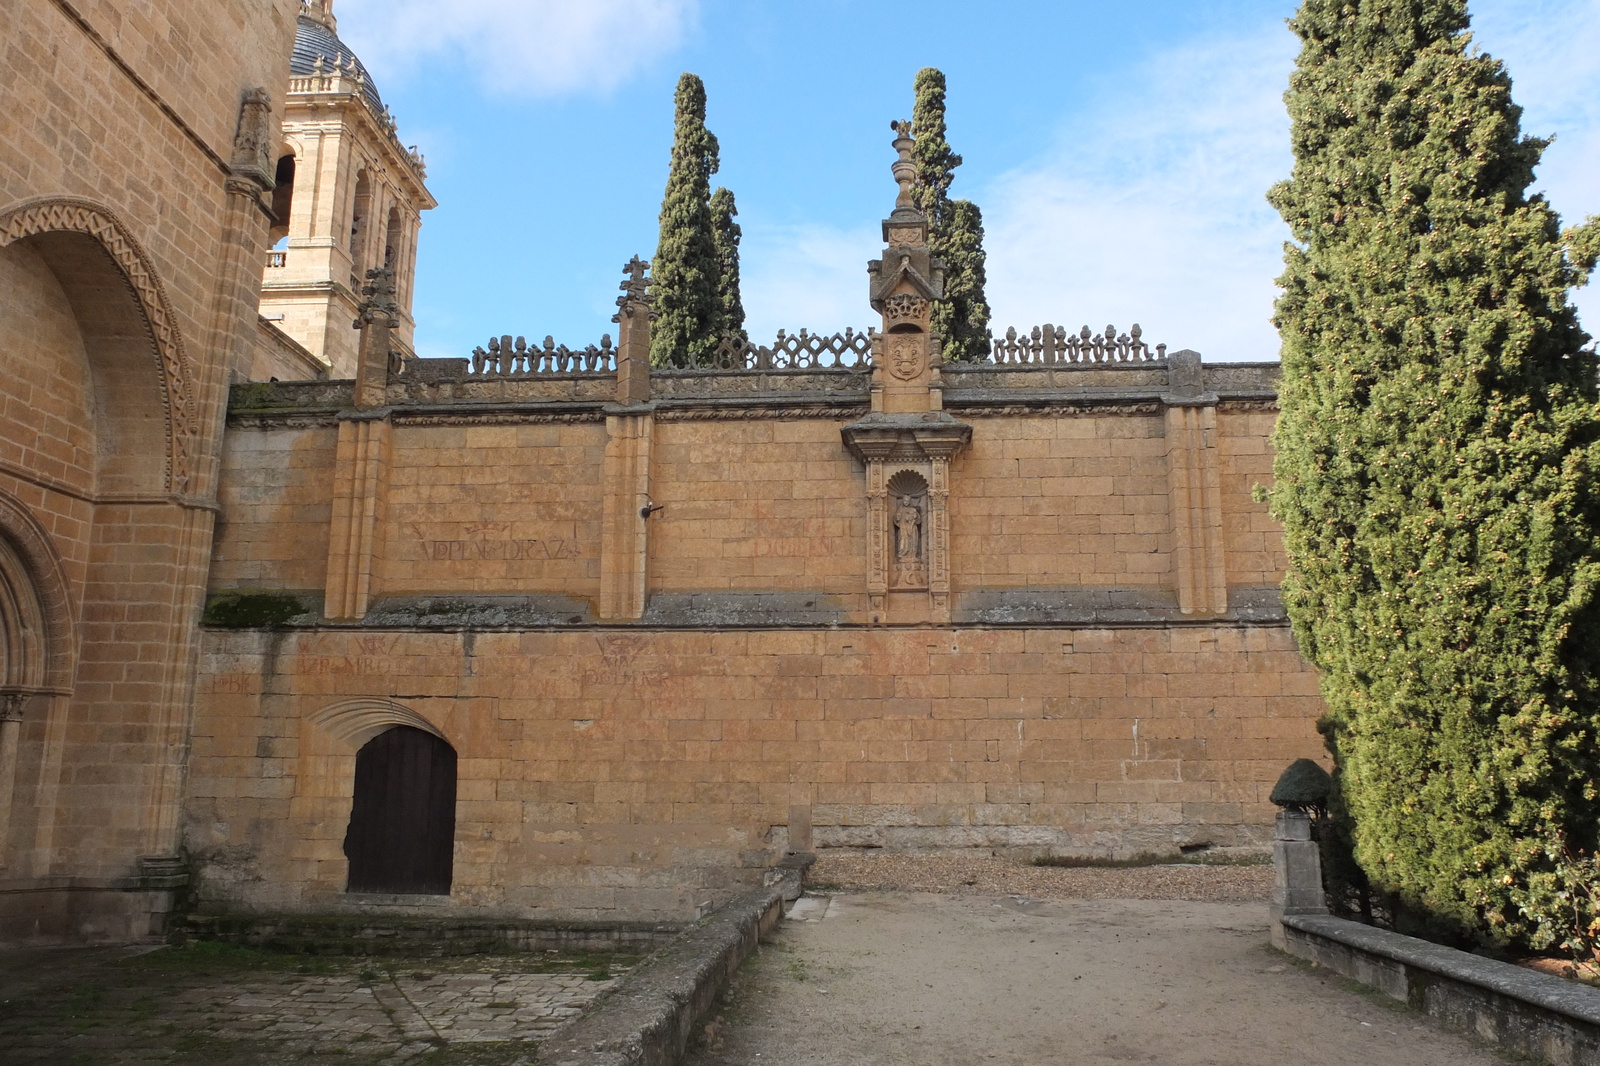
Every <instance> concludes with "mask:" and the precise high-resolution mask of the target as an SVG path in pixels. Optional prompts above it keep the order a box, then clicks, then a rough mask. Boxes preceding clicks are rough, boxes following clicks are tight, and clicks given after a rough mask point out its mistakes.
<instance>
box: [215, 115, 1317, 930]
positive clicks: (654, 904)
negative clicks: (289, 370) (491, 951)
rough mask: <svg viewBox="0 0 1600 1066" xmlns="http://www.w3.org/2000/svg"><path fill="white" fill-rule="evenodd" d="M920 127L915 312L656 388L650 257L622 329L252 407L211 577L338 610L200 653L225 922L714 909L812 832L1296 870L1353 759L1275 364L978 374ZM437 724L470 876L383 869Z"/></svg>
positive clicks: (911, 292) (886, 271)
mask: <svg viewBox="0 0 1600 1066" xmlns="http://www.w3.org/2000/svg"><path fill="white" fill-rule="evenodd" d="M897 132H898V133H899V134H900V136H899V137H897V139H896V142H895V147H896V150H897V152H898V153H899V154H900V155H901V157H902V158H901V160H900V162H899V163H897V164H896V170H895V175H896V180H897V181H899V182H901V183H902V190H901V191H902V197H901V199H902V201H903V202H901V203H898V204H897V206H896V208H895V213H894V214H893V215H892V216H891V218H890V219H889V220H888V221H886V222H885V227H884V233H885V240H886V241H887V242H888V248H887V249H886V252H885V257H884V258H883V259H882V260H876V261H874V262H873V264H871V267H870V269H869V278H870V283H871V303H872V306H873V307H874V309H876V310H878V311H879V312H880V313H881V314H882V316H883V328H882V330H881V332H880V331H876V330H874V331H869V332H868V333H866V334H857V333H854V332H852V333H850V334H848V335H840V336H837V337H833V338H819V337H811V336H809V335H805V334H801V335H797V337H796V338H795V339H794V343H793V344H790V345H788V346H787V347H786V346H785V344H784V341H783V338H780V342H779V344H778V345H776V346H775V347H774V348H773V349H770V350H769V349H763V348H759V347H756V346H751V345H746V344H740V345H733V346H729V345H724V349H726V350H725V351H723V350H719V356H718V359H719V362H718V364H717V365H716V366H714V367H708V366H695V367H686V368H675V369H655V368H651V367H650V366H649V365H648V361H647V355H646V353H647V352H648V348H649V344H648V338H649V323H650V315H651V303H650V301H651V297H650V293H649V288H648V284H647V281H646V278H645V272H646V270H647V264H645V263H643V262H641V261H638V260H635V261H633V262H631V263H630V264H629V265H628V267H627V274H628V278H627V280H626V281H625V282H624V283H623V286H622V289H623V295H622V296H621V298H620V299H619V300H618V307H619V311H618V315H617V318H616V321H617V323H618V324H619V326H621V327H622V328H621V329H620V330H619V343H618V346H617V347H616V348H615V349H612V348H610V347H609V342H607V345H608V346H606V347H604V348H603V349H594V350H593V351H592V352H587V354H585V353H576V354H575V353H572V352H569V351H567V350H565V349H559V348H555V347H554V346H553V344H547V346H546V347H545V348H544V349H535V348H529V347H528V346H527V345H526V342H525V341H523V340H521V339H516V340H514V339H513V338H512V337H510V336H505V335H503V336H501V337H500V338H499V339H498V340H497V341H495V342H493V343H492V344H491V345H490V348H491V350H490V351H480V352H478V353H475V355H474V357H473V358H472V359H471V360H470V361H469V360H466V359H461V360H438V361H431V360H413V361H408V362H404V363H402V364H401V365H400V366H398V367H397V368H393V369H391V368H390V366H389V365H388V363H387V362H386V361H384V360H379V359H373V360H364V361H363V362H362V365H361V372H360V375H359V376H358V378H357V380H356V381H355V382H353V383H351V382H334V381H319V382H302V383H288V384H269V385H248V386H239V387H237V388H236V389H235V392H234V404H233V407H232V409H231V411H230V419H229V421H230V427H231V433H230V438H229V445H228V447H227V449H226V451H225V454H224V458H223V475H222V479H221V485H222V488H221V493H220V498H221V505H222V523H221V529H222V532H221V534H220V536H219V537H218V539H217V543H216V548H215V551H214V552H213V565H212V574H211V576H212V581H211V586H212V590H213V591H214V592H218V593H222V592H226V593H229V594H230V595H231V596H234V597H236V598H237V597H238V596H239V595H240V594H248V593H250V592H252V591H255V592H262V593H271V594H272V595H274V596H277V597H280V598H281V597H282V596H283V595H285V594H287V595H290V596H293V597H295V598H296V599H298V600H299V602H300V603H301V605H302V607H303V612H302V613H301V614H300V615H299V616H298V617H296V618H294V619H292V620H290V622H289V624H288V625H287V626H284V627H281V628H276V629H256V630H233V631H224V630H220V629H218V630H213V631H211V632H209V633H208V634H207V635H206V638H205V646H204V648H203V649H202V655H201V666H200V681H199V689H200V692H199V695H198V697H197V700H196V714H195V726H194V734H193V746H192V754H191V759H190V767H189V770H190V772H189V778H188V789H189V795H188V801H187V813H188V825H187V830H186V832H187V837H186V839H187V843H188V847H189V850H190V853H191V854H192V855H193V856H194V857H195V860H196V862H197V868H198V872H199V874H200V883H199V892H200V896H201V899H202V901H203V902H204V903H205V904H206V905H207V906H209V907H214V908H224V909H226V908H243V909H247V910H254V911H266V912H271V911H312V912H315V911H325V910H332V911H340V910H352V909H354V910H358V911H362V910H363V909H370V908H373V907H377V908H380V909H382V910H384V911H386V912H390V913H398V914H415V915H423V914H428V915H434V916H437V915H439V914H442V913H452V912H453V913H457V914H459V915H461V916H463V917H467V916H476V917H479V918H496V917H498V918H504V919H541V920H543V919H577V920H586V921H594V920H601V921H603V920H669V921H682V920H687V919H689V918H693V917H694V916H696V915H697V914H700V913H703V912H704V911H705V910H706V908H708V907H711V906H715V905H718V904H721V903H723V902H725V901H726V900H728V899H730V898H732V897H733V896H734V895H736V894H737V893H738V892H740V891H741V890H744V889H747V888H749V887H751V886H753V885H755V884H759V883H760V882H761V880H762V878H763V876H764V872H765V871H767V870H768V869H770V867H771V866H772V865H773V864H774V863H775V862H777V861H778V860H780V859H781V858H782V856H783V855H784V854H785V853H786V852H787V851H789V850H792V849H808V848H817V849H823V850H827V849H837V848H855V849H867V848H884V849H894V850H903V851H927V850H935V849H946V848H980V849H987V850H993V851H1002V852H1006V853H1010V854H1017V855H1043V854H1074V855H1102V856H1108V857H1110V856H1115V857H1127V856H1133V855H1140V854H1147V853H1155V854H1176V853H1177V852H1178V851H1179V850H1180V849H1193V850H1202V849H1207V848H1253V849H1259V850H1262V851H1265V850H1266V848H1267V847H1268V845H1269V844H1270V839H1271V838H1270V826H1271V823H1272V810H1271V809H1270V808H1269V807H1268V806H1267V804H1266V797H1267V793H1268V791H1269V790H1270V787H1271V785H1272V783H1273V781H1275V780H1276V778H1277V776H1278V774H1279V772H1280V771H1281V770H1282V767H1283V766H1284V765H1285V764H1287V763H1288V762H1290V761H1292V760H1293V759H1295V758H1298V757H1302V756H1307V755H1311V756H1314V755H1316V754H1317V753H1318V752H1319V751H1320V750H1321V744H1320V742H1319V740H1318V738H1317V735H1316V731H1315V728H1314V723H1315V720H1316V718H1317V715H1318V714H1319V712H1320V711H1321V704H1320V702H1319V699H1318V696H1317V686H1316V679H1315V677H1314V675H1313V674H1312V672H1311V671H1310V669H1309V668H1308V667H1307V666H1306V665H1305V664H1304V663H1303V662H1302V661H1301V660H1300V658H1299V657H1298V655H1297V654H1296V653H1295V650H1294V646H1293V641H1292V638H1291V635H1290V632H1289V629H1288V627H1287V624H1286V621H1285V619H1284V616H1283V612H1282V607H1281V604H1280V603H1279V601H1278V598H1277V587H1276V586H1277V583H1278V581H1279V579H1280V578H1281V574H1282V567H1283V556H1282V549H1281V545H1280V543H1279V540H1278V535H1277V532H1276V530H1275V529H1274V527H1273V526H1272V523H1271V521H1270V519H1269V517H1268V516H1267V513H1266V508H1265V506H1264V505H1263V504H1260V503H1257V502H1256V501H1255V500H1254V498H1253V492H1252V490H1253V487H1254V485H1255V484H1257V483H1258V482H1265V481H1267V480H1268V479H1269V478H1270V475H1271V454H1270V451H1269V449H1268V446H1267V434H1268V433H1269V432H1270V430H1271V426H1272V419H1273V414H1274V408H1273V404H1274V402H1275V391H1274V383H1275V374H1276V367H1274V366H1260V365H1257V366H1234V367H1208V366H1205V365H1203V364H1202V362H1201V360H1200V356H1199V355H1198V354H1197V353H1195V352H1191V351H1187V350H1184V351H1177V352H1173V353H1171V354H1170V355H1169V354H1168V353H1167V351H1166V349H1165V348H1164V347H1162V346H1157V347H1156V348H1154V349H1152V348H1150V347H1149V346H1148V345H1146V344H1145V343H1144V342H1143V340H1142V339H1141V338H1140V336H1139V332H1138V330H1137V328H1134V329H1132V330H1131V331H1130V332H1129V333H1127V334H1122V335H1120V336H1119V335H1118V333H1117V331H1116V330H1114V329H1112V328H1110V327H1108V328H1107V330H1106V332H1105V333H1104V334H1103V335H1101V336H1100V337H1093V336H1090V335H1089V334H1087V333H1086V332H1085V333H1083V334H1082V335H1081V336H1080V338H1079V340H1080V341H1081V342H1082V343H1079V344H1078V345H1077V346H1076V347H1074V346H1073V345H1071V344H1067V345H1065V346H1063V345H1061V344H1057V343H1055V340H1059V339H1060V338H1059V337H1058V336H1057V332H1056V331H1055V330H1054V327H1050V328H1048V329H1046V330H1041V331H1039V343H1038V345H1037V350H1035V347H1034V346H1033V345H1032V344H1031V343H1030V344H1029V345H1028V346H1026V348H1024V346H1023V345H1022V344H1021V342H1020V341H1018V342H1016V343H1015V344H1011V345H1010V346H1009V347H1007V348H1006V349H1005V351H1004V352H1003V353H1002V354H1003V355H1004V357H1005V358H1004V360H1002V361H999V362H990V363H985V364H978V365H972V366H957V365H948V364H945V363H944V361H943V359H942V358H941V357H940V354H939V346H938V343H937V338H935V337H933V336H932V335H931V333H929V332H928V327H929V321H930V318H929V316H930V314H931V306H932V301H935V300H937V299H939V298H940V293H941V292H942V285H943V280H942V279H943V275H942V265H941V264H940V262H939V261H938V260H936V259H933V258H932V257H931V255H930V254H929V251H928V248H927V245H926V238H927V223H926V220H925V219H923V218H922V216H920V215H919V214H917V212H916V211H915V209H914V208H912V207H911V206H910V202H909V199H907V197H906V195H905V194H906V188H907V186H905V184H904V183H905V181H907V180H909V178H908V174H909V173H912V172H914V168H913V171H908V170H907V167H909V166H910V164H909V161H908V160H909V157H908V156H906V154H905V153H906V152H907V151H908V147H909V144H910V141H909V138H908V136H907V134H906V131H905V130H904V129H901V128H899V127H897ZM369 288H371V289H372V290H373V292H374V294H377V293H378V291H379V286H369ZM376 299H377V295H374V300H376ZM377 311H378V308H377V306H376V304H373V305H371V306H369V307H367V308H366V309H364V310H363V313H362V321H363V322H365V323H367V325H366V333H365V334H364V337H363V340H362V342H361V347H362V350H363V351H364V352H365V351H369V350H370V351H373V352H386V351H387V350H388V345H387V343H386V342H381V334H378V333H375V332H374V331H375V330H379V329H381V328H382V323H383V322H384V321H386V319H385V318H384V317H383V316H382V315H380V314H378V313H377ZM1047 334H1048V336H1049V337H1050V338H1054V340H1052V342H1051V343H1045V336H1046V335H1047ZM1063 336H1064V334H1063ZM375 337H380V340H379V341H375V340H374V338H375ZM1008 343H1009V342H1008ZM564 352H565V354H563V353H564ZM401 726H403V727H407V728H409V729H411V730H413V731H416V732H417V733H420V734H431V738H430V737H419V736H414V735H411V734H407V735H405V736H411V738H412V741H414V742H415V743H416V744H418V745H421V746H422V747H420V748H418V750H419V751H420V750H423V749H426V750H427V751H431V752H436V753H438V755H437V757H438V758H439V759H443V760H445V761H444V762H443V763H441V764H440V765H447V764H448V765H449V766H451V769H450V770H449V771H448V772H449V774H450V775H452V776H451V777H450V781H451V782H453V787H454V789H455V793H454V800H455V802H454V804H453V806H449V805H448V803H447V801H448V796H446V805H447V807H449V809H443V808H436V807H430V808H429V810H431V811H434V814H432V815H429V816H428V819H431V820H428V821H427V824H428V825H435V824H444V825H448V824H449V823H450V820H451V818H453V827H454V828H453V834H454V835H453V841H451V840H447V839H446V837H445V836H444V835H441V836H439V837H438V839H439V840H440V841H443V842H444V843H445V844H453V846H452V848H451V849H450V851H449V853H448V854H445V853H443V852H441V851H430V852H428V854H429V855H431V856H432V858H431V859H430V860H429V861H430V862H432V863H434V864H436V866H437V867H438V868H440V869H442V868H443V866H444V865H448V866H449V867H450V881H449V884H450V891H449V894H448V896H445V895H442V894H441V895H438V896H428V897H422V896H414V895H397V896H394V897H384V898H382V899H376V900H375V899H373V898H371V897H370V896H369V895H367V894H363V893H354V894H353V893H347V892H345V885H346V883H347V873H348V866H347V861H346V857H345V844H346V832H347V828H348V827H350V826H352V825H353V824H354V823H353V822H352V815H351V812H352V809H353V804H356V803H357V793H356V788H357V783H356V782H357V777H358V773H357V755H358V752H360V751H362V750H363V746H364V745H366V744H368V743H369V742H371V741H373V740H374V738H376V737H377V736H379V735H380V734H382V733H383V732H385V731H386V730H388V729H391V728H394V727H401ZM391 739H394V738H391ZM396 742H397V743H398V740H396ZM407 742H408V743H410V742H411V741H407ZM440 742H442V744H443V746H444V747H447V748H448V749H449V752H445V751H444V748H443V747H441V744H440ZM374 750H376V749H374ZM434 757H435V756H433V755H430V756H429V758H430V759H432V758H434ZM450 758H453V759H454V762H453V763H449V759H450ZM430 765H431V764H430ZM440 772H441V773H443V772H445V771H443V770H441V771H440ZM429 780H433V778H430V779H429ZM419 781H420V779H419ZM428 787H429V788H432V787H433V786H431V785H430V786H428ZM420 789H421V785H420V784H419V785H418V790H417V791H415V793H414V794H415V795H419V796H420V795H421V794H422V793H421V791H420ZM433 794H434V793H432V792H429V793H428V795H430V796H432V795H433ZM396 802H398V801H396ZM430 802H433V801H430ZM418 817H419V818H421V816H420V815H419V816H418ZM421 824H422V822H420V821H419V822H418V826H419V831H420V826H421ZM350 831H351V832H354V830H353V829H351V830H350ZM396 839H403V837H397V838H396ZM418 839H420V837H419V838H418ZM430 839H432V838H430ZM418 846H419V848H420V846H421V845H420V844H419V845H418ZM430 868H432V867H430ZM363 883H365V882H363ZM395 883H397V884H398V883H400V882H399V881H398V880H397V881H396V882H395ZM430 883H443V882H430Z"/></svg>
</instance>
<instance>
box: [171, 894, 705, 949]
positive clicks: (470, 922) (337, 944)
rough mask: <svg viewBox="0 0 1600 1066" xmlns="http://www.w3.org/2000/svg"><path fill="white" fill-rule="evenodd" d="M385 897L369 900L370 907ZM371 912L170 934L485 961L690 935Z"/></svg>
mask: <svg viewBox="0 0 1600 1066" xmlns="http://www.w3.org/2000/svg"><path fill="white" fill-rule="evenodd" d="M381 898H382V897H368V899H369V900H373V899H381ZM381 910H383V908H382V907H374V906H369V907H366V908H364V909H363V910H362V911H361V912H358V913H338V914H252V913H240V912H233V913H224V914H205V913H200V914H189V915H185V916H183V917H182V918H181V919H178V920H175V921H174V922H173V923H172V924H171V928H170V929H169V931H168V932H169V935H170V936H171V937H173V938H175V939H179V940H214V941H221V942H224V943H229V944H246V945H249V946H250V947H256V948H264V949H266V950H269V951H289V952H294V953H296V954H302V955H395V954H399V955H422V956H447V955H477V954H494V953H496V952H505V951H513V952H522V951H544V950H552V949H553V950H565V951H621V952H628V953H644V952H648V951H653V950H655V949H656V948H659V947H661V946H662V945H663V944H666V943H670V942H671V941H672V939H673V938H674V937H676V936H677V935H678V934H679V933H681V932H682V926H681V925H680V924H678V923H673V922H596V921H565V922H563V921H549V920H522V921H516V920H496V919H493V918H461V917H460V916H455V915H450V916H445V917H440V918H419V917H417V916H415V915H398V914H383V913H379V912H381Z"/></svg>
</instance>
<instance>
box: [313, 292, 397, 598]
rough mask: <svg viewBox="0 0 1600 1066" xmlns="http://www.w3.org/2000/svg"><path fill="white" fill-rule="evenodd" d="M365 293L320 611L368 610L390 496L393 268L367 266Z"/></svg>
mask: <svg viewBox="0 0 1600 1066" xmlns="http://www.w3.org/2000/svg"><path fill="white" fill-rule="evenodd" d="M362 293H363V295H364V296H365V297H366V301H365V302H364V303H363V304H362V305H361V312H360V315H359V317H357V319H356V320H355V323H354V326H355V328H356V329H359V330H360V331H361V343H360V346H359V349H358V350H359V352H360V354H359V356H358V357H357V360H356V384H355V409H354V410H353V411H345V412H342V413H341V414H340V417H339V441H338V446H337V449H336V451H335V453H334V474H333V514H332V518H331V521H330V525H329V529H328V572H327V578H326V580H325V583H324V589H323V593H324V596H323V614H324V615H325V616H326V617H328V618H339V619H348V620H354V619H358V618H362V617H364V616H365V615H366V613H367V605H368V603H369V602H370V600H371V597H372V575H373V571H374V569H375V568H376V567H377V565H378V564H379V563H380V562H381V558H380V546H381V543H382V539H381V536H380V534H381V530H382V528H383V519H384V512H385V509H386V505H387V502H388V471H389V456H390V447H391V439H392V436H393V427H392V426H391V425H390V422H389V410H388V408H386V407H384V406H383V404H384V402H385V400H386V399H387V394H388V385H389V361H390V355H389V348H390V331H391V330H393V329H394V327H395V325H396V320H395V306H394V274H393V273H392V272H391V271H388V270H369V271H367V284H366V285H365V286H364V287H363V288H362Z"/></svg>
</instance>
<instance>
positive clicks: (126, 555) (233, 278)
mask: <svg viewBox="0 0 1600 1066" xmlns="http://www.w3.org/2000/svg"><path fill="white" fill-rule="evenodd" d="M297 6H298V5H297V3H296V0H274V2H272V3H239V2H226V3H215V2H206V3H198V2H193V0H153V2H150V3H144V4H139V5H132V7H131V8H130V5H127V4H121V3H113V2H109V0H88V2H81V0H72V2H68V0H19V2H18V3H14V4H8V5H7V8H6V43H7V48H6V49H5V51H4V53H3V54H0V97H3V98H4V99H5V101H6V106H5V107H4V108H3V109H0V112H3V113H0V290H3V291H4V293H5V298H4V299H0V362H3V363H4V364H5V365H4V367H3V368H0V369H3V370H4V372H3V373H0V378H3V384H0V405H3V409H4V415H5V418H4V427H3V429H0V571H3V579H0V585H3V586H4V589H5V594H4V596H0V601H3V602H0V630H3V631H4V634H5V643H6V651H7V654H6V656H5V660H4V664H3V666H0V940H3V939H13V938H34V937H39V938H55V937H69V936H70V937H88V938H111V939H118V938H124V937H130V936H133V937H137V936H143V935H147V934H148V933H149V932H150V931H151V928H152V916H153V915H155V916H158V915H159V913H160V912H161V911H162V910H163V909H164V908H165V906H166V905H167V902H168V899H169V890H170V889H171V888H172V887H173V885H174V883H175V882H176V881H181V874H178V873H175V870H176V869H178V868H181V863H180V861H179V860H178V859H177V850H178V846H179V839H178V832H179V826H180V821H181V819H180V815H179V802H180V798H181V781H182V775H183V757H184V753H185V751H186V750H187V736H188V725H189V713H190V710H191V697H192V686H193V663H194V657H195V654H196V651H197V648H196V633H197V631H196V622H197V619H198V614H199V610H200V607H201V604H202V600H203V596H204V587H205V581H206V565H207V559H208V556H209V552H210V538H211V531H212V520H213V515H214V512H215V506H214V502H213V501H214V496H215V491H216V472H217V460H218V452H219V449H220V442H221V434H222V423H223V414H224V409H225V405H226V387H227V383H228V381H229V380H230V377H231V376H232V377H240V378H242V377H244V376H245V375H247V374H248V373H249V371H250V363H251V360H252V358H253V355H254V349H255V346H256V343H257V328H258V326H257V322H258V320H257V317H256V313H255V296H256V292H255V289H256V285H257V278H258V276H259V262H260V259H259V257H260V254H261V251H262V249H263V248H264V240H265V236H266V230H267V220H266V214H265V210H264V206H263V203H262V201H261V199H260V197H261V194H262V192H263V185H264V180H263V179H264V175H263V174H262V172H261V170H260V168H259V167H257V166H256V162H257V154H256V152H255V146H256V145H258V144H264V143H267V142H269V141H270V140H271V139H273V138H274V137H275V136H276V131H275V127H274V125H273V114H274V112H273V111H272V110H271V107H272V101H273V100H274V99H279V100H281V97H282V89H283V85H284V82H285V80H286V75H287V58H288V54H289V49H290V46H291V42H292V40H293V34H294V19H295V12H296V10H297ZM257 89H264V90H265V92H264V94H262V95H259V96H257V95H253V90H257ZM241 134H242V135H241ZM267 183H269V181H268V182H267ZM156 920H157V921H159V918H158V917H157V919H156Z"/></svg>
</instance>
